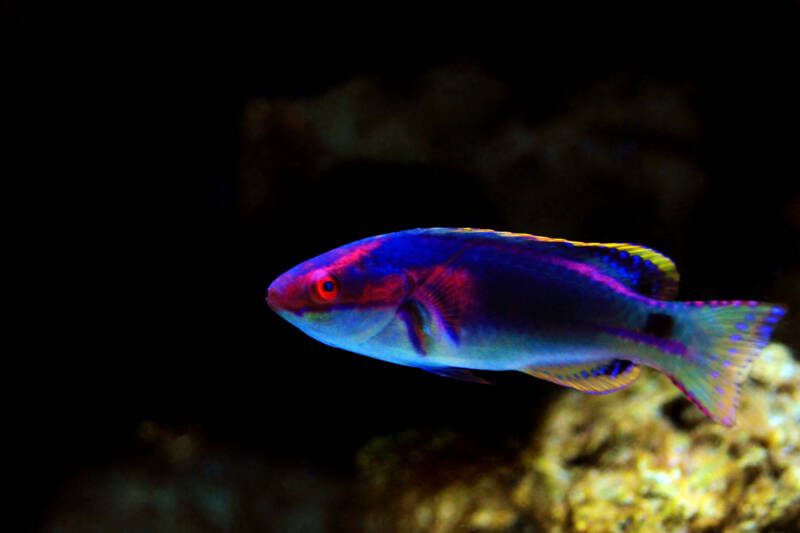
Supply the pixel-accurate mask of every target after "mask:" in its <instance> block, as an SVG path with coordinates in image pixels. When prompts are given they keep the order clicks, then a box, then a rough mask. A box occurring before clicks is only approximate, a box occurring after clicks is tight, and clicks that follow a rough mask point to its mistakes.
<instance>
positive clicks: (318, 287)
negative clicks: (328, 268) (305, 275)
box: [309, 272, 339, 304]
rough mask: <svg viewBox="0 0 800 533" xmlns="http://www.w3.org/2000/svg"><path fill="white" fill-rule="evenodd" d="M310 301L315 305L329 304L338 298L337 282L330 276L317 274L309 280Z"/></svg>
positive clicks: (324, 273) (322, 273) (321, 273)
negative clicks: (315, 303)
mask: <svg viewBox="0 0 800 533" xmlns="http://www.w3.org/2000/svg"><path fill="white" fill-rule="evenodd" d="M309 289H310V290H309V294H310V296H311V299H312V300H314V301H315V302H317V303H321V304H324V303H331V302H333V301H335V300H336V298H338V297H339V280H337V279H336V278H335V277H334V276H333V275H332V274H328V273H326V272H319V273H317V274H316V275H314V276H312V278H311V285H310V287H309Z"/></svg>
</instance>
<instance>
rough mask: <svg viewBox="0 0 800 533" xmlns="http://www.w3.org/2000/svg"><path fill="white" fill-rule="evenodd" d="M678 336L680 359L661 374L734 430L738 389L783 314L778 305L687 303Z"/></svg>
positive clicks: (709, 413)
mask: <svg viewBox="0 0 800 533" xmlns="http://www.w3.org/2000/svg"><path fill="white" fill-rule="evenodd" d="M685 305H686V314H685V315H684V320H682V321H681V322H682V327H681V328H680V330H678V331H677V332H676V333H677V338H678V340H680V341H681V342H682V343H683V344H684V345H685V346H686V348H687V350H686V355H685V357H682V358H672V360H671V362H670V364H669V365H667V366H668V367H669V368H665V369H664V370H665V371H666V372H667V375H668V376H669V378H670V379H671V380H672V382H673V383H675V385H677V386H678V388H679V389H681V390H682V391H683V393H684V394H686V396H687V397H688V398H689V399H690V400H691V401H692V402H694V403H695V405H697V406H698V407H699V408H700V410H701V411H703V412H704V413H705V414H706V415H707V416H709V417H710V418H712V419H713V420H714V421H716V422H719V423H721V424H723V425H725V426H733V425H734V422H735V419H736V409H737V408H738V406H739V395H740V393H741V386H742V383H743V382H744V380H745V379H746V378H747V374H748V372H749V370H750V365H751V364H752V363H753V360H754V359H755V358H756V356H758V354H759V352H761V349H762V348H764V346H766V345H767V344H768V343H769V337H770V335H771V334H772V330H773V329H774V327H775V325H776V324H777V323H778V322H779V321H780V319H781V317H782V316H783V315H784V314H786V308H785V307H783V306H780V305H773V304H764V303H759V302H752V301H751V302H741V301H735V302H716V301H712V302H686V303H685Z"/></svg>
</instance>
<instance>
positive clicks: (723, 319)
mask: <svg viewBox="0 0 800 533" xmlns="http://www.w3.org/2000/svg"><path fill="white" fill-rule="evenodd" d="M677 287H678V272H677V270H676V269H675V265H674V264H673V262H672V261H671V260H670V259H668V258H667V257H665V256H664V255H662V254H660V253H659V252H656V251H655V250H652V249H650V248H645V247H643V246H636V245H632V244H616V243H615V244H602V243H584V242H575V241H568V240H564V239H551V238H547V237H537V236H533V235H526V234H518V233H507V232H496V231H490V230H476V229H470V228H462V229H447V228H430V229H415V230H409V231H401V232H398V233H391V234H387V235H379V236H376V237H370V238H367V239H364V240H360V241H357V242H354V243H351V244H348V245H346V246H342V247H340V248H336V249H335V250H332V251H330V252H327V253H325V254H322V255H320V256H318V257H315V258H314V259H311V260H309V261H306V262H304V263H301V264H299V265H297V266H296V267H294V268H292V269H291V270H289V271H288V272H286V273H284V274H282V275H281V276H280V277H278V279H276V280H275V281H274V282H273V283H272V285H270V287H269V289H268V296H267V303H268V304H269V305H270V307H271V308H272V309H274V310H275V311H276V312H277V313H278V314H279V315H281V316H282V317H283V318H285V319H286V320H288V321H289V322H291V323H292V324H294V325H295V326H297V327H298V328H299V329H300V330H302V331H303V332H305V333H306V334H308V335H310V336H311V337H313V338H315V339H317V340H319V341H321V342H323V343H325V344H328V345H330V346H334V347H336V348H341V349H344V350H349V351H351V352H355V353H359V354H363V355H367V356H370V357H374V358H377V359H382V360H385V361H390V362H392V363H397V364H401V365H408V366H414V367H418V368H422V369H424V370H428V371H430V372H434V373H437V374H441V375H445V376H449V377H454V378H458V379H466V380H472V381H484V380H483V379H482V378H479V377H477V376H475V375H473V374H472V373H471V372H470V370H519V371H521V372H524V373H526V374H530V375H532V376H535V377H538V378H541V379H545V380H548V381H552V382H554V383H558V384H560V385H565V386H567V387H572V388H574V389H578V390H580V391H583V392H588V393H607V392H612V391H616V390H619V389H622V388H625V387H627V386H629V385H630V384H631V383H633V381H634V380H635V379H636V378H637V377H638V376H639V372H640V366H641V365H646V366H649V367H652V368H655V369H657V370H659V371H661V372H663V373H664V374H666V375H667V376H669V378H670V379H671V380H672V382H673V383H675V385H677V386H678V388H680V389H681V390H682V391H683V392H684V393H685V394H686V396H687V397H688V398H689V399H690V400H691V401H692V402H694V403H695V404H696V405H697V406H698V407H699V408H700V409H701V410H702V411H703V412H704V413H705V414H706V415H708V416H709V417H711V418H712V419H713V420H715V421H717V422H720V423H722V424H724V425H726V426H731V425H733V423H734V418H735V415H736V408H737V405H738V402H739V394H740V388H741V384H742V382H743V381H744V379H745V378H746V376H747V372H748V369H749V367H750V364H751V363H752V361H753V359H754V358H755V357H756V356H757V355H758V353H759V351H760V350H761V349H762V348H763V347H764V346H766V344H767V343H768V341H769V337H770V334H771V333H772V330H773V328H774V326H775V324H776V323H777V322H778V321H779V320H780V319H781V317H782V316H783V315H784V314H785V312H786V309H785V307H783V306H780V305H774V304H766V303H759V302H754V301H738V300H737V301H705V302H701V301H697V302H676V301H672V298H673V297H674V296H675V294H676V292H677Z"/></svg>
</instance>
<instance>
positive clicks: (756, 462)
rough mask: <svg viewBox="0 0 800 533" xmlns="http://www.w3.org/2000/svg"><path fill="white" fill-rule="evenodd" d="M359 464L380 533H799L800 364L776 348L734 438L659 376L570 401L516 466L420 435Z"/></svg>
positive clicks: (763, 361) (759, 363) (383, 441)
mask: <svg viewBox="0 0 800 533" xmlns="http://www.w3.org/2000/svg"><path fill="white" fill-rule="evenodd" d="M358 465H359V469H360V472H361V474H362V476H363V478H364V480H363V483H364V487H363V490H364V494H365V496H366V497H365V500H364V502H365V505H366V510H365V514H364V530H365V531H367V532H369V533H378V532H394V531H426V532H431V531H432V532H445V531H515V532H519V531H539V530H545V531H555V532H560V531H564V532H566V531H581V532H584V531H585V532H604V531H626V532H634V531H637V532H638V531H641V532H656V531H721V532H733V531H760V530H765V529H766V530H769V531H797V527H796V524H797V523H798V521H800V364H798V363H797V362H796V361H795V360H793V358H792V356H791V353H790V352H789V350H788V349H787V348H785V347H784V346H782V345H778V344H772V345H770V346H768V347H767V348H765V350H764V351H763V353H762V354H761V356H760V357H759V358H758V359H756V361H755V363H754V365H753V369H752V372H751V374H750V378H749V379H748V380H747V382H746V384H745V386H744V390H743V393H742V402H741V406H740V410H739V414H738V427H736V428H733V429H726V428H725V427H723V426H721V425H718V424H715V423H713V422H711V421H710V420H708V419H707V418H706V417H705V416H703V414H702V413H701V412H700V411H699V410H698V409H697V408H696V407H694V406H693V405H692V404H691V403H689V402H688V401H687V400H685V399H684V397H683V396H682V395H681V393H680V392H679V391H678V390H677V389H676V388H675V387H674V386H673V385H672V384H671V383H670V382H669V380H668V379H667V378H665V377H664V376H663V375H661V374H660V373H658V372H653V371H650V372H643V374H642V376H641V377H640V378H639V380H638V382H637V383H635V384H634V385H633V386H632V387H630V388H629V389H626V390H623V391H620V392H617V393H614V394H609V395H598V396H594V395H584V394H579V393H576V392H573V391H564V393H563V394H562V395H560V397H559V398H558V399H557V400H556V401H555V403H554V404H553V405H552V406H551V408H550V410H549V413H548V415H547V416H546V417H545V418H544V420H543V421H542V423H541V424H538V425H536V427H535V428H534V429H533V430H532V433H531V437H530V440H529V441H528V442H527V444H524V445H522V446H521V447H520V449H519V452H518V453H517V454H516V455H512V456H510V457H509V456H508V455H507V454H506V456H504V455H503V454H497V455H495V456H492V455H491V454H490V455H489V456H487V455H486V454H485V453H484V452H483V451H482V450H479V449H477V448H476V449H473V450H471V445H470V443H469V442H464V440H463V439H461V438H460V436H459V435H458V434H456V433H453V432H447V431H445V432H441V433H437V434H433V435H427V436H426V435H423V434H421V433H418V432H409V433H406V434H402V435H399V436H394V437H383V438H379V439H375V440H373V441H372V442H370V443H369V444H368V445H367V446H365V447H364V449H363V450H362V451H361V453H360V454H359V457H358Z"/></svg>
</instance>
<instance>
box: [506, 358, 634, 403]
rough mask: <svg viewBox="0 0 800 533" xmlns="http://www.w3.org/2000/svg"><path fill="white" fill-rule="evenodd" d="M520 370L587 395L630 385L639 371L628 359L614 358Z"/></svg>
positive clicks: (612, 390)
mask: <svg viewBox="0 0 800 533" xmlns="http://www.w3.org/2000/svg"><path fill="white" fill-rule="evenodd" d="M521 372H524V373H526V374H528V375H530V376H533V377H537V378H540V379H546V380H547V381H552V382H553V383H557V384H559V385H563V386H565V387H572V388H573V389H577V390H579V391H582V392H586V393H589V394H605V393H608V392H614V391H618V390H620V389H624V388H625V387H628V386H630V385H631V384H632V383H633V382H634V381H636V378H638V377H639V372H640V370H639V367H638V366H636V364H634V363H633V362H631V361H626V360H623V359H614V360H612V361H603V362H601V363H590V364H582V365H557V366H537V367H530V368H524V369H522V370H521Z"/></svg>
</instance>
